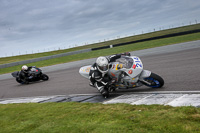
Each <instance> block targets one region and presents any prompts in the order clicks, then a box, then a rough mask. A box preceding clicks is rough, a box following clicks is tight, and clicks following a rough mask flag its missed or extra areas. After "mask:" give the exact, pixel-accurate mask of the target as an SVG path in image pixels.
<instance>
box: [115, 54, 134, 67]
mask: <svg viewBox="0 0 200 133" xmlns="http://www.w3.org/2000/svg"><path fill="white" fill-rule="evenodd" d="M116 61H117V62H119V63H120V64H123V67H124V68H127V69H129V68H131V67H132V65H133V59H132V58H129V57H126V56H124V57H121V58H119V59H117V60H116Z"/></svg>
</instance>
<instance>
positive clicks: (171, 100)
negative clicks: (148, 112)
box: [0, 91, 200, 107]
mask: <svg viewBox="0 0 200 133" xmlns="http://www.w3.org/2000/svg"><path fill="white" fill-rule="evenodd" d="M46 102H81V103H85V102H90V103H103V104H116V103H127V104H131V105H142V104H143V105H152V104H159V105H169V106H173V107H178V106H194V107H200V91H174V92H173V91H162V92H161V91H160V92H159V91H157V92H137V93H129V94H111V96H110V97H109V98H107V99H105V98H103V97H102V96H101V95H96V94H84V95H83V94H80V95H77V94H76V95H69V96H66V95H56V96H41V97H22V98H10V99H0V104H12V103H46Z"/></svg>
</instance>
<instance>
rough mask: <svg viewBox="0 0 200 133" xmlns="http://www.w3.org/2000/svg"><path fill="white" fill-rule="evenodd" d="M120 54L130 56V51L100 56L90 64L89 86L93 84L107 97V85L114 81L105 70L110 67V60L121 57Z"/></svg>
mask: <svg viewBox="0 0 200 133" xmlns="http://www.w3.org/2000/svg"><path fill="white" fill-rule="evenodd" d="M121 56H130V53H128V52H126V53H123V54H116V55H112V56H110V57H103V56H100V57H98V58H97V60H96V62H95V63H94V64H93V65H92V66H91V69H90V73H89V79H90V81H91V83H90V86H94V87H96V88H97V89H98V91H99V92H100V93H101V94H102V95H103V97H105V98H107V97H108V96H109V92H108V85H110V84H112V82H114V81H113V80H112V79H111V78H110V77H109V76H108V75H107V72H108V70H109V69H110V67H111V65H110V63H111V62H114V61H115V60H116V59H119V58H121Z"/></svg>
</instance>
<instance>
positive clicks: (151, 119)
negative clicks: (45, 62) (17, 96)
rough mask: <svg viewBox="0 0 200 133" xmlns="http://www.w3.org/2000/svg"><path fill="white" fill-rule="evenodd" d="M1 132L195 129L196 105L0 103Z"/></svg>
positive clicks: (199, 117)
mask: <svg viewBox="0 0 200 133" xmlns="http://www.w3.org/2000/svg"><path fill="white" fill-rule="evenodd" d="M0 127H1V128H0V132H1V133H13V132H15V133H25V132H27V133H55V132H56V133H69V132H70V133H71V132H74V133H76V132H81V133H82V132H93V133H105V132H106V133H112V132H113V133H122V132H123V133H124V132H130V133H132V132H137V133H195V132H196V133H197V132H200V108H195V107H170V106H162V105H137V106H136V105H128V104H110V105H103V104H94V103H75V102H68V103H40V104H39V103H26V104H7V105H0Z"/></svg>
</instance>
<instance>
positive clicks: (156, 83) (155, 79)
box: [143, 73, 164, 88]
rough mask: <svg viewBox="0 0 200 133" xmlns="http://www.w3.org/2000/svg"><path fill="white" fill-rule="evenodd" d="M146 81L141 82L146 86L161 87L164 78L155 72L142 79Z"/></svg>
mask: <svg viewBox="0 0 200 133" xmlns="http://www.w3.org/2000/svg"><path fill="white" fill-rule="evenodd" d="M144 80H145V81H146V82H148V83H149V84H147V83H143V84H145V85H146V86H149V87H152V88H161V87H162V86H163V85H164V80H163V78H162V77H160V76H159V75H157V74H155V73H151V75H150V76H149V77H148V78H145V79H144Z"/></svg>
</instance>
